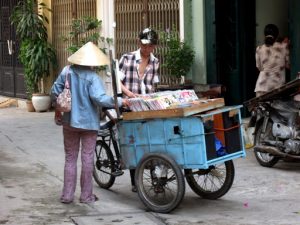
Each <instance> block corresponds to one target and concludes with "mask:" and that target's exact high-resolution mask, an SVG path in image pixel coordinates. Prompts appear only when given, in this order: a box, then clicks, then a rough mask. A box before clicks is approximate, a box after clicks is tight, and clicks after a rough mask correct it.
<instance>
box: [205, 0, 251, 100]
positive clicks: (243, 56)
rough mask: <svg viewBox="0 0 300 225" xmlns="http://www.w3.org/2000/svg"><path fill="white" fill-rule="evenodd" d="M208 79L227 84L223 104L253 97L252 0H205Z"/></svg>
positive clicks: (209, 81)
mask: <svg viewBox="0 0 300 225" xmlns="http://www.w3.org/2000/svg"><path fill="white" fill-rule="evenodd" d="M205 7H206V11H207V12H208V13H207V16H206V21H207V22H206V30H207V31H208V32H207V33H206V40H207V59H209V60H207V61H208V64H207V72H208V73H207V74H208V77H207V81H208V83H210V84H211V83H218V84H222V85H224V86H225V87H226V94H225V103H226V105H235V104H242V103H243V101H244V100H246V99H249V98H251V97H252V95H253V94H254V93H253V90H254V85H255V80H254V79H253V77H254V76H256V75H255V71H256V69H255V58H254V53H255V47H256V46H255V0H248V1H243V0H206V2H205Z"/></svg>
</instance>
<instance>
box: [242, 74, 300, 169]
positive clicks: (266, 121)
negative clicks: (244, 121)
mask: <svg viewBox="0 0 300 225" xmlns="http://www.w3.org/2000/svg"><path fill="white" fill-rule="evenodd" d="M299 87H300V79H299V78H297V79H296V80H293V81H291V82H289V83H286V84H285V85H283V86H281V87H280V88H278V89H276V90H273V91H271V92H268V93H266V94H264V95H262V96H259V97H255V98H253V99H250V100H249V101H246V102H245V103H244V105H245V106H246V107H247V108H248V110H249V111H250V112H251V117H250V121H249V124H248V127H254V132H253V135H254V154H255V157H256V159H257V161H258V163H259V164H260V165H261V166H264V167H273V166H274V165H275V164H276V163H277V162H278V161H279V160H281V159H283V160H299V159H300V116H299V109H300V101H295V100H294V99H296V97H295V96H297V97H299Z"/></svg>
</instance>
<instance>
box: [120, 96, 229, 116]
mask: <svg viewBox="0 0 300 225" xmlns="http://www.w3.org/2000/svg"><path fill="white" fill-rule="evenodd" d="M223 106H224V98H214V99H205V100H199V101H197V104H193V105H192V106H189V107H184V108H172V109H163V110H151V111H141V112H126V113H123V120H140V119H154V118H170V117H185V116H190V115H194V114H197V113H200V112H205V111H208V110H212V109H215V108H220V107H223Z"/></svg>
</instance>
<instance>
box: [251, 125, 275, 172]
mask: <svg viewBox="0 0 300 225" xmlns="http://www.w3.org/2000/svg"><path fill="white" fill-rule="evenodd" d="M272 126H273V122H272V121H271V122H268V124H267V128H266V132H265V133H264V134H263V133H262V130H263V126H262V124H261V125H260V127H259V128H258V129H257V132H256V135H255V139H254V141H255V145H262V143H263V141H264V140H265V139H268V140H275V137H274V136H273V134H272ZM254 155H255V158H256V160H257V161H258V163H259V164H260V165H261V166H264V167H273V166H274V165H275V164H276V163H277V162H278V161H279V159H280V157H276V156H274V155H271V154H270V153H263V152H259V151H257V150H254Z"/></svg>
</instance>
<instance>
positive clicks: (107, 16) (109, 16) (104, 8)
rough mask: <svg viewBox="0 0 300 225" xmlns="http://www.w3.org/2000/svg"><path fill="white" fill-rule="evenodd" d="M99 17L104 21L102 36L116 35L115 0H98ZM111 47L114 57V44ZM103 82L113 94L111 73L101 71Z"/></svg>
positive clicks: (112, 36) (110, 36) (109, 92)
mask: <svg viewBox="0 0 300 225" xmlns="http://www.w3.org/2000/svg"><path fill="white" fill-rule="evenodd" d="M97 18H98V19H99V20H101V21H102V33H101V36H103V37H107V38H114V37H115V20H114V1H111V0H99V1H97ZM110 49H111V50H112V52H113V58H114V46H111V47H110ZM101 77H102V80H103V82H104V83H105V89H106V91H107V93H108V94H109V95H113V90H112V78H111V75H110V73H101Z"/></svg>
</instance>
